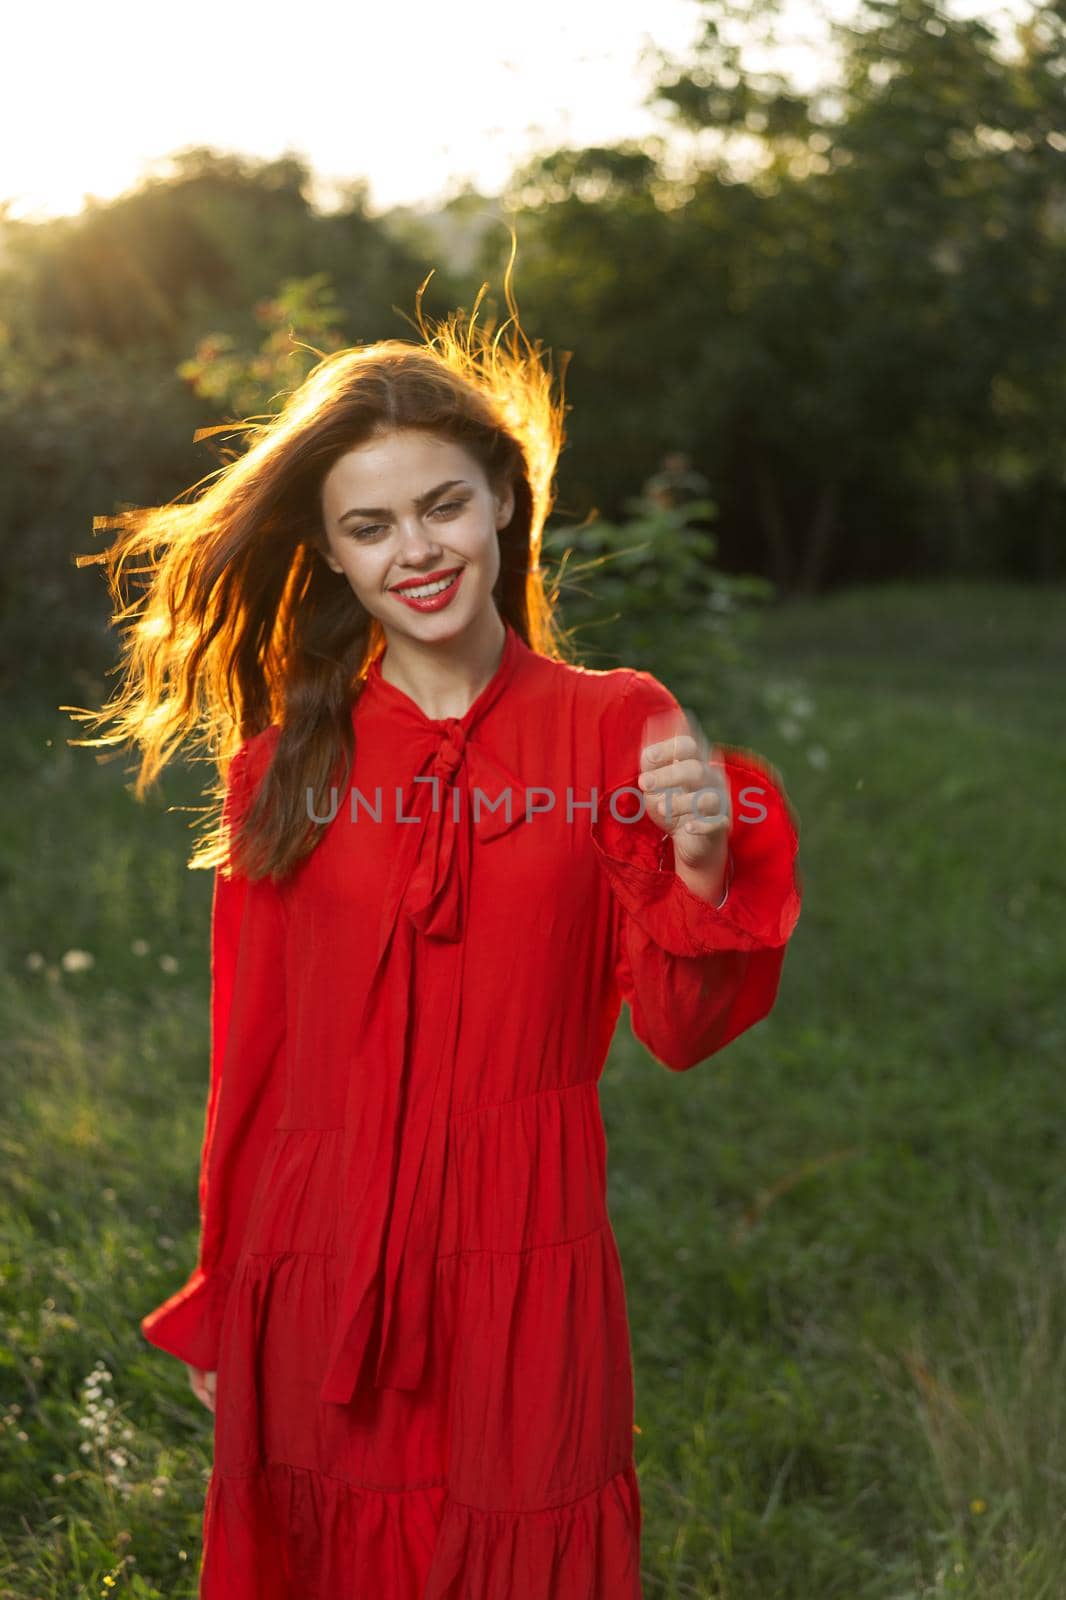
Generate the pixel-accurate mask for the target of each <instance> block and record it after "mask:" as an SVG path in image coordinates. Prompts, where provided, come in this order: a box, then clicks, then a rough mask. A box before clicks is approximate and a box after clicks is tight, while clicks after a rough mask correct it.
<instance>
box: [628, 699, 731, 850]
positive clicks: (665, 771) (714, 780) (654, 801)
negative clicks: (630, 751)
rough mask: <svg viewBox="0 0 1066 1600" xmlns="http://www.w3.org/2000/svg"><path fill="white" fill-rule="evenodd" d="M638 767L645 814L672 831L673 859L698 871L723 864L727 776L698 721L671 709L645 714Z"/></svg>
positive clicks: (728, 809)
mask: <svg viewBox="0 0 1066 1600" xmlns="http://www.w3.org/2000/svg"><path fill="white" fill-rule="evenodd" d="M719 754H720V752H719ZM640 768H641V770H640V776H639V778H638V779H637V782H638V783H639V784H640V787H641V789H642V790H643V792H644V798H645V804H646V807H647V812H648V815H649V816H650V817H651V818H652V819H653V821H655V822H657V823H658V824H659V826H660V827H661V828H662V829H663V830H664V832H666V833H669V834H670V835H671V837H672V839H673V842H674V859H675V861H676V862H677V863H678V864H679V865H683V866H684V867H686V868H688V869H689V871H690V872H693V873H699V874H701V875H703V874H707V875H708V876H713V875H715V874H717V873H718V872H719V871H720V870H722V869H724V867H725V862H726V854H727V851H728V846H729V830H730V827H731V825H732V820H733V819H732V815H731V807H730V794H729V781H728V779H727V777H726V774H725V768H724V767H723V765H722V763H721V761H720V760H716V759H715V751H714V749H713V748H711V747H709V746H708V743H707V740H706V738H705V737H704V735H703V733H702V731H701V729H700V727H699V725H698V724H697V723H695V722H694V721H693V719H692V718H691V716H687V717H685V716H682V717H680V718H679V717H678V715H677V713H676V712H675V713H672V714H671V713H663V712H656V713H655V714H654V715H653V716H652V717H649V718H648V720H647V721H646V722H645V724H644V733H643V737H642V739H641V752H640Z"/></svg>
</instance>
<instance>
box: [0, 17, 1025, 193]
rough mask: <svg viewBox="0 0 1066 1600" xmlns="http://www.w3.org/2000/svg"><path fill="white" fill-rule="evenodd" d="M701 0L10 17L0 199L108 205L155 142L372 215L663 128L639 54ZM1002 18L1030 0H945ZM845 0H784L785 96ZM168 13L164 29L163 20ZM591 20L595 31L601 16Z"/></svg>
mask: <svg viewBox="0 0 1066 1600" xmlns="http://www.w3.org/2000/svg"><path fill="white" fill-rule="evenodd" d="M708 9H709V8H708V7H706V6H704V5H701V4H700V3H699V0H610V4H609V5H608V4H602V5H601V4H596V5H593V4H591V3H586V4H584V5H582V4H581V3H580V0H537V3H536V4H535V5H533V6H530V7H525V6H509V5H507V4H506V3H501V0H460V3H458V4H455V5H450V6H430V5H428V4H425V3H424V0H423V3H420V4H411V3H410V0H408V3H404V0H397V3H393V4H388V3H386V4H382V5H378V6H376V7H373V8H372V9H371V8H369V7H364V6H361V5H352V6H350V7H334V6H327V5H325V4H324V3H321V0H319V3H318V4H316V3H315V0H309V3H305V4H303V5H293V3H292V0H255V3H254V4H252V5H247V6H229V5H220V4H219V3H218V0H210V4H208V3H207V0H184V3H183V4H182V5H180V6H176V5H171V6H168V5H166V3H165V0H95V3H93V4H88V5H86V4H74V3H73V0H68V3H67V4H66V5H64V6H61V7H55V6H50V5H36V6H32V5H31V6H17V7H11V8H9V12H8V15H7V16H6V17H5V19H4V34H5V43H6V46H7V49H6V51H5V57H6V60H5V69H6V70H5V74H4V77H5V82H4V85H3V93H2V95H0V152H3V154H2V156H0V200H2V201H6V202H7V203H8V209H9V214H10V215H12V216H15V217H34V218H44V217H46V216H55V215H60V214H64V213H70V212H75V211H78V210H80V208H81V205H82V203H83V199H84V197H85V196H86V195H87V194H92V195H95V196H97V197H98V198H99V199H109V198H111V197H112V196H114V195H116V194H119V193H121V192H122V191H123V190H125V189H127V188H130V187H131V186H132V185H134V184H135V183H136V182H137V181H138V179H139V178H140V177H141V176H142V174H144V173H145V172H147V171H148V170H150V169H151V168H152V166H153V165H159V164H161V163H163V162H164V161H165V158H166V156H167V155H168V154H169V153H170V152H171V151H172V150H176V149H179V148H182V147H184V146H188V145H194V144H197V145H209V146H212V147H213V148H215V149H216V150H219V151H229V152H243V153H246V154H249V155H255V156H262V157H268V158H269V157H275V156H279V155H281V154H283V153H284V152H286V151H288V152H290V153H293V154H297V155H299V156H302V157H303V158H304V159H305V160H306V161H307V162H308V163H309V165H310V166H311V168H312V169H313V171H314V172H315V174H316V175H317V177H318V178H319V179H320V180H321V181H322V185H323V187H322V190H321V197H322V199H323V202H324V203H325V204H327V205H328V202H329V188H328V186H329V183H330V181H331V180H334V181H339V182H344V181H345V180H349V179H353V178H361V177H365V178H366V179H368V180H369V184H370V204H371V207H372V209H373V210H375V211H380V210H385V209H387V208H388V207H390V206H393V205H401V204H402V205H412V204H422V203H427V204H428V203H430V202H437V201H440V200H441V199H443V198H445V197H446V195H447V194H448V193H449V192H451V191H453V190H454V189H456V188H458V187H460V186H461V184H462V183H463V182H464V181H466V180H469V181H472V182H473V183H474V184H475V185H476V186H477V187H478V188H479V189H480V190H481V191H482V192H484V193H494V192H497V191H498V190H499V188H500V187H501V186H502V184H503V182H504V181H505V179H506V177H507V175H508V173H509V172H510V170H511V169H512V167H513V166H514V165H515V164H517V162H518V161H520V160H522V159H524V158H526V157H527V156H529V155H531V154H532V153H534V151H535V150H537V149H538V148H550V147H552V146H555V145H575V146H580V145H583V144H594V143H609V142H612V141H614V140H616V139H621V138H627V137H640V136H641V135H642V134H645V133H649V132H654V131H659V132H662V131H664V129H665V123H664V120H663V119H662V118H661V117H659V116H657V115H655V114H653V113H652V112H650V111H648V110H645V109H643V108H642V106H641V101H642V100H643V98H644V96H645V94H646V93H647V90H648V89H649V88H650V86H651V82H652V78H653V65H654V64H653V62H652V61H650V60H649V59H647V56H648V52H649V51H650V50H651V49H652V48H653V47H658V48H661V49H663V50H665V51H667V52H669V53H671V54H678V55H682V56H683V55H684V53H685V51H686V47H687V46H688V45H689V44H690V42H691V41H692V40H693V38H694V37H695V36H696V34H697V32H698V30H699V25H700V20H701V17H702V16H703V15H705V14H706V12H707V10H708ZM949 9H950V10H951V11H953V12H954V13H956V14H959V15H968V16H974V15H980V16H982V17H984V19H985V20H986V21H989V22H990V23H997V22H999V23H1000V24H1001V25H1002V23H1003V21H1004V19H1005V18H1006V17H1007V16H1008V15H1011V14H1013V15H1015V16H1017V15H1027V14H1028V13H1029V12H1030V11H1031V10H1032V4H1031V0H998V3H985V4H982V3H981V0H951V3H950V5H949ZM826 10H828V11H829V12H830V13H831V14H833V15H852V14H854V0H785V6H784V12H783V21H782V24H781V26H780V28H779V30H778V38H779V40H780V46H779V48H778V50H777V52H776V54H775V55H774V57H773V59H772V61H771V60H770V58H768V57H767V56H766V55H765V52H763V51H759V50H757V49H756V48H754V47H753V49H752V51H751V54H750V57H749V59H750V62H751V65H752V66H755V67H761V66H763V65H771V64H772V65H775V66H778V67H780V68H781V69H782V70H784V71H785V72H787V73H788V74H789V76H790V77H792V78H793V80H794V81H795V82H796V83H797V85H799V86H800V87H804V88H806V87H809V86H810V85H811V84H813V83H814V82H815V81H817V79H818V78H819V77H824V76H825V74H826V71H827V65H828V58H827V56H826V53H825V47H824V30H823V26H822V24H821V21H820V18H821V16H822V15H823V13H824V12H825V11H826ZM164 18H165V19H166V20H167V24H168V26H167V27H164V26H163V25H162V19H164ZM605 20H606V26H605Z"/></svg>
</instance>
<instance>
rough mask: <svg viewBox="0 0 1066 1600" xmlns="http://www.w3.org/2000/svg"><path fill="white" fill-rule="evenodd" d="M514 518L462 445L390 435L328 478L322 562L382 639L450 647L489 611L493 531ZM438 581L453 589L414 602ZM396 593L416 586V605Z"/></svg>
mask: <svg viewBox="0 0 1066 1600" xmlns="http://www.w3.org/2000/svg"><path fill="white" fill-rule="evenodd" d="M513 511H514V493H513V490H512V489H511V488H510V486H508V488H507V492H506V495H505V496H504V498H502V499H498V498H497V497H496V496H495V495H494V494H493V493H492V491H491V489H490V487H489V484H488V481H487V479H486V478H485V475H484V473H483V472H482V470H481V467H480V466H479V464H478V463H477V462H476V461H475V460H474V459H473V457H472V456H470V455H468V454H467V452H466V451H465V450H464V449H463V448H462V446H461V445H457V444H453V443H452V442H451V441H449V440H444V439H439V438H437V437H436V436H435V435H433V434H427V433H419V432H414V431H411V430H403V431H394V432H391V433H389V434H385V435H381V436H379V437H378V438H375V439H373V440H372V441H370V442H368V443H367V444H364V445H360V446H359V448H358V449H356V450H350V451H349V452H348V453H347V455H344V456H341V457H340V458H339V459H338V460H337V461H335V462H334V463H333V466H332V467H331V468H330V471H329V472H328V474H327V475H326V478H325V480H324V481H323V485H322V520H323V528H324V531H325V536H326V541H327V544H328V552H327V553H326V554H325V560H326V562H327V564H328V565H329V566H330V568H331V569H332V570H333V571H334V572H336V573H343V574H344V576H345V577H346V578H347V580H348V583H349V585H350V586H351V589H352V592H353V593H354V594H355V596H356V598H357V599H358V600H359V601H360V602H361V604H362V605H363V606H365V607H366V609H367V611H369V612H370V613H371V615H372V616H375V617H377V618H378V620H379V621H380V622H381V624H382V626H383V627H384V628H385V629H386V632H389V631H392V630H395V631H396V632H399V633H405V634H409V635H411V636H412V637H413V638H417V639H420V640H424V641H425V640H429V641H432V640H441V641H443V640H445V639H451V638H453V637H454V636H455V635H456V634H458V633H461V632H462V630H463V629H464V628H465V627H467V626H468V625H469V624H470V622H471V621H472V620H473V619H474V618H475V617H476V616H478V615H479V614H480V613H481V611H482V610H483V608H484V607H486V606H489V605H491V604H492V587H493V584H494V583H495V582H496V579H497V577H498V575H499V571H500V549H499V542H498V539H497V533H498V532H499V530H500V529H501V528H505V527H506V526H507V524H508V522H509V521H510V520H511V515H512V513H513ZM438 575H439V576H440V578H441V580H442V581H443V579H444V578H445V577H447V578H449V579H452V580H454V581H452V582H451V583H450V586H449V587H448V588H447V589H444V590H442V591H441V592H440V594H439V595H431V596H429V597H426V598H423V597H422V596H421V595H418V594H417V586H418V585H421V586H423V587H424V586H425V585H426V583H427V581H433V580H434V579H435V578H436V577H437V576H438ZM413 581H414V582H413ZM397 585H402V586H403V587H404V589H406V590H407V591H408V592H409V591H410V589H411V588H412V587H413V586H414V587H416V597H417V598H418V599H420V600H421V602H422V607H421V608H420V607H419V606H417V605H416V604H414V603H412V602H410V601H408V600H404V599H402V598H401V591H400V590H399V589H398V588H397Z"/></svg>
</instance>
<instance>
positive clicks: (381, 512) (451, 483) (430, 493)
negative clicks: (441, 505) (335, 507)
mask: <svg viewBox="0 0 1066 1600" xmlns="http://www.w3.org/2000/svg"><path fill="white" fill-rule="evenodd" d="M459 484H463V485H465V487H466V488H469V487H470V485H469V484H468V483H467V482H466V479H465V478H449V479H448V480H447V482H446V483H438V484H437V487H436V488H435V489H427V490H426V492H425V494H420V495H418V496H417V497H416V499H415V501H414V507H415V510H416V511H424V510H425V509H426V507H427V506H428V505H430V504H431V503H432V502H433V501H434V500H435V499H436V498H437V496H438V495H439V494H443V493H444V491H445V489H454V488H456V486H457V485H459ZM391 515H392V513H391V511H390V509H389V507H388V506H352V507H351V509H350V510H348V511H346V512H345V513H344V515H343V516H341V517H338V518H337V521H338V522H347V520H348V518H349V517H388V516H391Z"/></svg>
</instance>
